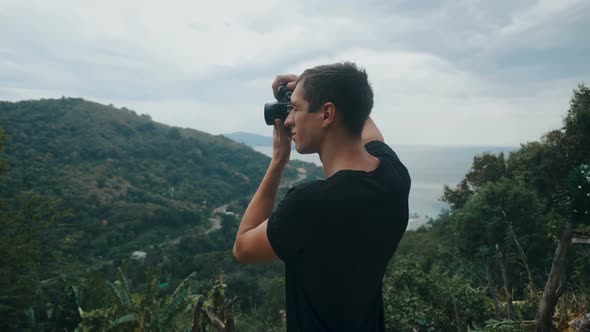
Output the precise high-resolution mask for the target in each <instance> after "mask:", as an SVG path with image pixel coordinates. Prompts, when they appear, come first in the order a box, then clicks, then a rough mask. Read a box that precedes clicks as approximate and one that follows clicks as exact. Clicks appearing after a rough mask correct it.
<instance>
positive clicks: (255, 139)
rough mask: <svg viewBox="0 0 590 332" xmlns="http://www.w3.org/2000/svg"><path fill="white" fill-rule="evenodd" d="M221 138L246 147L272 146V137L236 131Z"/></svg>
mask: <svg viewBox="0 0 590 332" xmlns="http://www.w3.org/2000/svg"><path fill="white" fill-rule="evenodd" d="M223 136H225V137H227V138H229V139H231V140H234V141H236V142H238V143H244V144H246V145H248V146H252V147H253V146H272V137H270V136H263V135H258V134H252V133H246V132H241V131H237V132H235V133H231V134H224V135H223Z"/></svg>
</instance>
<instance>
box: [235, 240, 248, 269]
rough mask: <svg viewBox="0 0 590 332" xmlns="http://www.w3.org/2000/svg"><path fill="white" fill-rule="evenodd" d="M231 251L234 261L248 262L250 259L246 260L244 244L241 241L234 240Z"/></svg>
mask: <svg viewBox="0 0 590 332" xmlns="http://www.w3.org/2000/svg"><path fill="white" fill-rule="evenodd" d="M232 253H233V255H234V258H235V259H236V261H238V262H240V263H244V264H247V263H250V261H249V260H248V255H247V253H246V250H244V246H243V245H242V244H241V243H239V241H238V240H236V242H235V243H234V248H233V250H232Z"/></svg>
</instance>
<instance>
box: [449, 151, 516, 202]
mask: <svg viewBox="0 0 590 332" xmlns="http://www.w3.org/2000/svg"><path fill="white" fill-rule="evenodd" d="M505 175H506V161H505V160H504V154H503V153H500V154H498V155H495V154H491V153H483V154H481V155H477V156H475V157H473V164H472V165H471V169H470V170H469V172H468V173H467V174H466V175H465V178H464V179H463V180H462V181H461V182H460V183H459V184H458V185H457V187H456V189H451V188H450V187H449V186H447V185H444V187H443V196H442V198H441V199H442V201H444V202H447V203H449V205H450V207H451V210H452V211H456V210H459V209H461V208H462V207H463V206H464V205H465V204H466V203H467V201H468V200H469V198H470V197H471V196H472V195H473V193H475V192H477V191H479V190H480V189H481V188H482V187H483V186H485V185H486V184H487V183H488V182H496V181H498V180H499V179H500V178H502V177H503V176H505Z"/></svg>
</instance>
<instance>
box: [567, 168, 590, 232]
mask: <svg viewBox="0 0 590 332" xmlns="http://www.w3.org/2000/svg"><path fill="white" fill-rule="evenodd" d="M567 188H568V192H569V195H570V199H571V208H570V210H571V219H572V222H574V223H575V224H585V225H590V166H588V165H585V164H582V165H580V166H578V167H576V168H574V169H573V170H572V171H571V172H570V175H569V176H568V180H567Z"/></svg>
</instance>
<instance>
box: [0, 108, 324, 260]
mask: <svg viewBox="0 0 590 332" xmlns="http://www.w3.org/2000/svg"><path fill="white" fill-rule="evenodd" d="M0 127H1V128H3V129H4V131H5V134H6V137H7V139H6V142H5V151H4V152H5V153H4V154H5V156H6V157H7V161H8V164H9V173H8V176H7V177H6V178H5V179H4V181H3V185H2V186H1V187H0V195H2V196H3V197H11V196H14V195H15V194H16V193H21V192H35V193H39V194H41V195H44V196H53V197H57V198H59V200H60V201H61V202H62V205H63V207H64V208H66V209H69V210H71V211H72V212H73V214H74V218H75V220H76V227H77V228H79V229H80V230H82V231H83V234H84V237H83V239H82V241H81V242H80V243H81V247H80V248H79V249H80V250H81V253H83V254H84V255H86V256H88V257H98V256H102V257H105V256H106V257H112V256H113V255H115V256H116V255H119V256H125V255H128V254H129V252H130V251H131V250H132V249H137V248H144V247H146V246H150V245H153V244H154V243H159V242H161V241H164V240H165V239H167V238H171V237H175V236H176V235H180V234H182V233H183V232H185V231H186V229H187V228H195V227H197V228H201V229H203V230H204V229H207V228H209V227H211V221H210V218H211V217H212V214H213V211H214V210H215V208H217V207H219V206H222V205H226V204H230V205H231V204H233V205H234V207H233V209H234V210H240V209H242V210H243V209H244V208H245V207H246V205H247V202H248V197H249V196H250V195H252V194H253V193H254V191H255V190H256V188H257V187H258V185H259V182H260V181H261V179H262V176H263V175H264V172H265V170H266V168H267V166H268V163H269V160H270V159H269V158H268V157H267V156H265V155H263V154H262V153H259V152H256V151H254V150H253V149H252V148H250V147H248V146H246V145H243V144H239V143H236V142H234V141H232V140H230V139H228V138H226V137H223V136H214V135H210V134H207V133H204V132H201V131H198V130H194V129H185V128H178V127H171V126H167V125H164V124H161V123H157V122H154V121H152V120H151V118H150V117H149V116H148V115H143V114H141V115H139V114H137V113H136V112H134V111H132V110H129V109H127V108H124V107H123V108H120V109H118V108H115V107H113V106H105V105H101V104H98V103H94V102H91V101H86V100H83V99H79V98H62V99H46V100H37V101H21V102H16V103H13V102H0ZM300 168H303V169H304V170H305V171H302V170H301V169H300ZM302 172H305V176H306V177H309V178H313V177H314V176H317V177H321V176H322V173H321V171H320V170H319V168H318V167H316V166H315V165H313V164H307V163H302V162H298V163H291V164H290V165H289V166H288V167H287V169H286V170H285V173H284V179H283V180H284V181H285V182H286V183H293V182H295V181H297V180H301V179H302ZM238 212H239V211H238Z"/></svg>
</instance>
